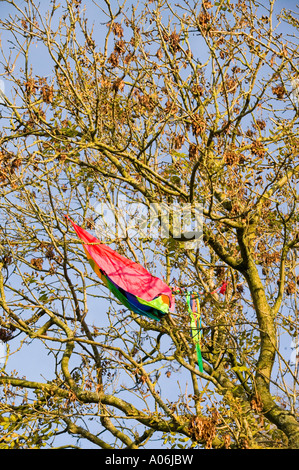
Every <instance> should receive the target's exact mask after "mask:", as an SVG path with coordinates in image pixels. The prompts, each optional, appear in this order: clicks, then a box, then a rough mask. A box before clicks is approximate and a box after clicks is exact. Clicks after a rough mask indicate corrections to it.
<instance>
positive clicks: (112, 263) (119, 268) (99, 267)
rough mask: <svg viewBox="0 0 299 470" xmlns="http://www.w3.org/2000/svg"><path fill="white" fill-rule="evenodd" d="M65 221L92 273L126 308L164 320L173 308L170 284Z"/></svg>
mask: <svg viewBox="0 0 299 470" xmlns="http://www.w3.org/2000/svg"><path fill="white" fill-rule="evenodd" d="M66 217H67V219H68V220H69V221H70V222H71V223H72V225H73V227H74V229H75V231H76V233H77V235H78V237H79V238H80V239H81V241H82V244H83V248H84V251H85V253H86V256H87V258H88V261H89V263H90V265H91V267H92V269H93V270H94V271H95V273H96V274H97V275H98V276H99V278H100V279H101V280H102V282H103V283H104V285H105V286H106V287H108V289H109V290H110V291H111V292H112V293H113V294H114V296H115V297H116V298H117V299H118V300H119V301H120V302H121V303H122V304H123V305H124V306H125V307H127V308H128V309H129V310H131V311H132V312H135V313H137V314H139V315H145V316H146V317H148V318H152V319H154V320H161V318H162V317H163V316H164V315H165V314H166V313H168V311H169V309H170V308H171V309H172V308H173V307H174V298H173V296H172V290H171V288H170V287H169V286H168V285H167V284H165V283H164V282H163V281H162V280H161V279H159V278H158V277H155V276H152V275H151V274H150V273H149V272H148V271H147V270H146V269H145V268H144V267H142V266H141V265H140V264H137V263H135V262H133V261H131V260H129V259H128V258H125V257H124V256H122V255H120V254H118V253H116V252H115V251H114V250H112V249H111V248H110V247H109V246H107V245H104V244H103V243H101V242H100V241H99V240H98V239H97V238H95V237H94V236H93V235H91V234H90V233H88V232H86V230H84V229H82V228H81V227H79V226H78V225H76V224H75V223H74V222H73V221H72V220H71V219H70V218H69V217H68V216H66Z"/></svg>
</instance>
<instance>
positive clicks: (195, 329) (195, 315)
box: [187, 292, 203, 372]
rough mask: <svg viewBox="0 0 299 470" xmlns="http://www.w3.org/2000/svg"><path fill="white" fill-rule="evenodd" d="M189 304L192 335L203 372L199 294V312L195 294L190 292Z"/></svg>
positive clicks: (188, 295) (200, 369) (199, 365)
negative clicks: (194, 297)
mask: <svg viewBox="0 0 299 470" xmlns="http://www.w3.org/2000/svg"><path fill="white" fill-rule="evenodd" d="M187 305H188V311H189V314H190V323H191V335H192V339H193V342H194V344H195V349H196V354H197V362H198V367H199V371H200V372H203V362H202V355H201V348H200V338H201V333H200V328H201V318H200V305H199V299H198V296H197V299H196V306H197V312H196V308H195V302H194V299H193V295H192V294H191V293H190V292H188V293H187Z"/></svg>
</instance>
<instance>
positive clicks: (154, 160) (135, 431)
mask: <svg viewBox="0 0 299 470" xmlns="http://www.w3.org/2000/svg"><path fill="white" fill-rule="evenodd" d="M102 4H103V5H104V6H103V5H102ZM1 5H2V6H4V7H6V8H7V16H6V18H5V19H2V20H1V21H0V25H1V31H2V36H3V37H2V70H3V73H2V78H3V80H4V83H5V85H6V86H5V93H1V99H2V102H1V110H2V111H1V112H2V118H1V123H2V133H1V174H0V179H1V278H0V293H1V300H0V303H1V308H2V313H1V317H0V327H1V330H0V334H1V339H2V341H3V342H4V343H5V344H6V345H7V346H9V353H10V354H11V355H13V353H14V352H15V351H16V350H19V351H20V353H22V351H24V350H25V349H24V348H25V346H26V345H29V346H28V348H29V351H32V353H31V354H35V352H33V351H36V350H37V351H40V352H39V353H38V354H41V357H46V356H45V355H46V354H47V358H48V359H47V360H48V361H50V362H49V363H50V364H51V366H50V370H49V369H48V366H47V370H46V372H45V371H43V375H42V376H41V374H40V373H38V374H35V372H34V371H32V375H31V376H30V377H29V376H28V377H27V376H26V377H24V374H23V373H22V368H21V369H20V370H19V371H12V370H10V366H9V364H10V362H9V361H10V358H9V357H8V359H7V361H6V364H5V365H4V367H3V368H2V370H1V376H0V384H1V387H2V390H3V394H2V397H1V399H0V412H1V421H0V426H1V438H0V446H2V447H8V448H11V447H13V446H15V447H25V448H26V447H27V448H28V447H41V446H44V445H48V446H51V447H54V446H59V445H60V443H61V440H59V438H60V436H61V435H62V436H63V444H62V445H66V446H72V445H79V446H80V445H85V446H89V445H94V446H98V447H100V448H118V447H123V448H130V449H136V448H139V447H142V446H146V445H147V444H148V442H149V441H151V440H152V439H159V440H160V441H161V443H160V444H158V445H159V446H162V445H165V446H166V447H186V448H189V447H194V446H195V447H196V446H198V447H202V446H204V447H208V448H220V447H223V448H278V447H281V448H298V447H299V423H298V403H297V385H298V377H297V363H296V360H295V364H293V363H292V362H291V361H290V350H289V351H287V353H286V352H285V348H286V345H287V346H289V345H290V344H291V341H293V345H294V348H296V344H297V338H298V326H299V325H298V309H297V285H298V279H299V277H298V263H297V249H298V243H299V238H298V186H297V176H298V169H299V162H298V156H297V152H296V149H297V146H298V112H297V105H298V103H297V101H296V96H297V95H296V86H297V85H296V84H297V82H296V79H297V78H298V65H297V56H298V45H297V41H296V39H297V34H298V24H299V23H298V19H297V13H296V12H292V11H288V10H286V9H282V8H280V5H279V2H278V3H275V2H274V1H273V0H270V1H269V2H267V5H266V4H263V5H261V4H260V3H259V2H257V1H256V0H239V1H229V0H222V1H218V2H214V3H213V2H210V1H202V2H197V1H196V0H193V2H187V1H184V2H181V4H180V5H176V4H175V3H174V2H171V1H167V0H154V1H149V2H144V4H143V5H140V6H138V7H136V6H134V2H132V4H129V5H128V4H125V3H124V4H123V5H119V6H118V7H117V8H116V9H115V10H114V6H113V4H112V3H110V2H109V1H108V0H106V1H105V2H102V3H101V4H99V5H98V4H96V3H94V4H93V7H92V12H91V10H90V8H91V7H90V5H89V6H87V7H85V6H84V5H83V4H82V2H81V1H75V0H73V1H71V0H65V1H64V2H61V3H60V4H58V3H57V2H56V0H53V1H52V2H51V5H50V7H49V11H48V12H47V13H46V12H43V11H42V10H40V9H39V7H38V5H36V4H35V3H34V2H33V1H32V0H25V1H24V2H23V3H22V6H20V5H19V3H18V2H15V1H14V0H9V1H8V0H3V1H2V2H1ZM91 17H92V18H96V19H95V23H94V25H93V24H92V21H91V19H90V18H91ZM286 37H287V38H288V41H287V40H286ZM3 38H4V39H5V41H3ZM37 54H38V57H37ZM41 58H42V59H43V61H42V64H41ZM291 83H293V87H294V91H293V93H292V88H291ZM120 196H122V197H125V198H126V201H127V204H126V207H125V209H126V211H127V212H128V215H129V219H133V218H134V216H135V214H134V211H133V209H134V207H135V209H136V203H139V204H142V205H143V206H144V207H149V206H151V205H153V204H158V205H162V204H164V205H166V206H170V205H171V204H177V205H181V206H183V205H184V204H186V205H187V204H189V205H191V207H192V208H193V209H194V207H195V206H196V205H197V204H201V205H202V207H203V220H202V223H203V225H202V232H203V241H202V244H200V245H196V244H195V245H191V247H190V242H189V243H186V242H187V241H188V237H186V234H185V236H181V237H180V238H176V237H175V235H174V233H173V231H172V230H173V226H172V225H170V234H169V236H166V235H165V234H164V235H165V236H163V237H160V238H154V237H153V236H151V233H148V234H147V235H146V236H143V237H140V236H120V235H119V234H117V232H113V233H110V238H109V239H108V238H107V237H108V234H109V233H108V232H107V231H106V232H105V230H104V225H103V224H102V222H103V217H102V218H101V214H99V213H98V212H97V211H96V210H95V207H96V205H97V204H99V203H100V202H104V203H105V204H106V205H108V204H110V206H111V207H114V205H115V204H116V206H117V201H118V200H119V198H120ZM134 204H135V206H134ZM65 214H69V215H70V217H71V218H73V220H75V221H76V222H77V223H79V225H81V226H83V227H84V228H86V229H88V230H90V231H92V230H94V229H95V228H97V229H98V232H97V233H98V234H99V236H101V237H103V238H104V240H102V241H104V242H105V243H106V242H108V243H109V244H111V246H113V247H114V248H115V249H116V250H118V251H119V252H120V253H122V254H125V255H126V256H127V257H131V258H132V259H134V260H136V261H138V262H140V263H141V264H143V265H145V266H146V267H147V268H148V269H149V270H151V272H152V273H153V274H157V275H159V276H163V277H164V278H165V280H166V281H167V282H168V283H169V284H171V285H172V286H174V287H176V288H179V289H181V291H182V292H186V291H187V290H188V291H189V290H190V291H195V292H197V293H199V294H200V308H201V315H202V322H203V324H202V355H203V362H204V372H203V373H201V372H200V371H199V370H198V367H197V360H196V354H195V350H194V345H193V342H192V338H191V335H190V324H189V318H188V312H187V309H186V303H185V299H184V296H183V295H182V296H181V295H176V311H175V312H173V313H170V314H169V315H166V316H165V318H163V320H162V321H161V322H154V321H150V320H148V319H146V318H145V317H144V318H143V317H138V316H136V315H134V314H132V313H131V312H129V311H127V310H126V309H124V308H123V307H122V306H120V305H118V303H117V302H116V301H115V299H113V298H111V299H110V298H109V296H108V293H107V291H106V289H105V288H104V287H101V285H100V283H99V280H98V278H97V277H96V276H95V274H93V273H92V271H91V269H90V268H89V267H88V265H87V260H86V258H85V255H84V252H83V250H82V248H81V245H80V242H79V240H78V239H77V237H76V236H75V234H74V231H73V230H72V227H71V226H70V225H69V224H68V222H67V220H66V219H65V217H64V215H65ZM114 214H116V216H117V217H121V215H124V212H122V211H120V210H117V207H116V208H115V211H114ZM137 231H138V230H137ZM139 233H140V231H138V235H139ZM183 235H184V234H183ZM223 281H227V282H228V286H227V291H226V293H225V296H221V295H219V293H218V292H215V289H216V288H217V287H218V286H220V285H221V283H222V282H223ZM35 348H38V349H35ZM42 355H43V356H42ZM47 364H48V363H47ZM40 366H41V367H42V364H40ZM68 436H69V437H68ZM71 436H73V437H75V438H76V439H78V443H76V440H75V441H74V439H71ZM163 442H164V444H163ZM81 443H83V444H81Z"/></svg>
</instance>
